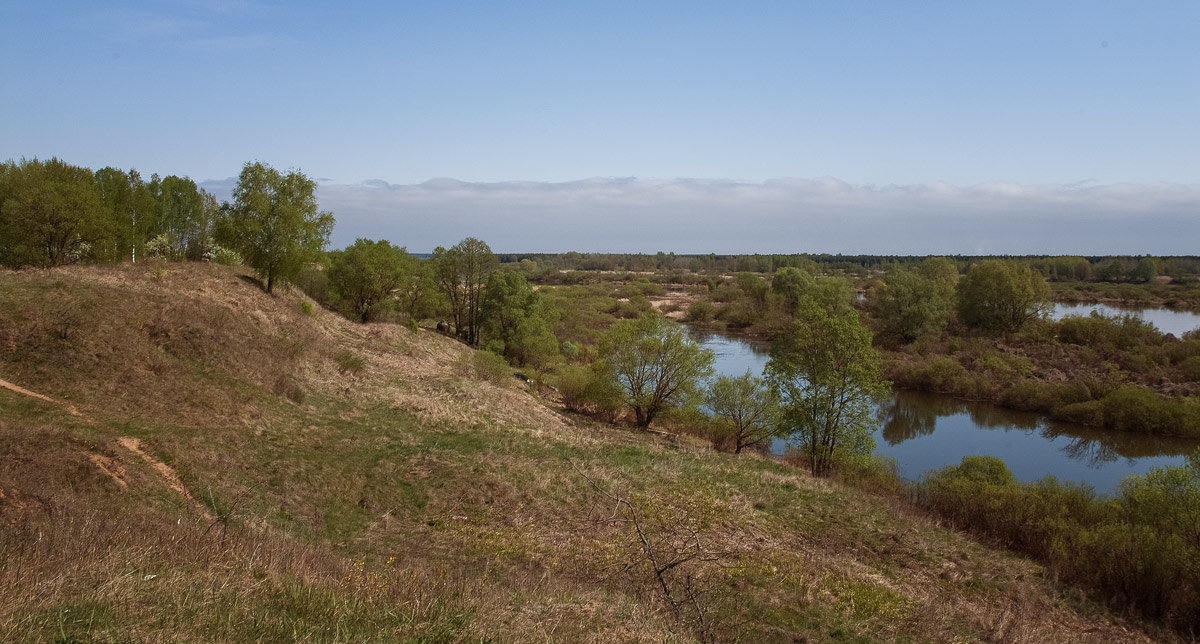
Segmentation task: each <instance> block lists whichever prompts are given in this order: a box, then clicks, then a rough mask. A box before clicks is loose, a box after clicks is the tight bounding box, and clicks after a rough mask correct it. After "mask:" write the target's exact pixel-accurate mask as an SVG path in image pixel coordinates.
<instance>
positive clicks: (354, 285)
mask: <svg viewBox="0 0 1200 644" xmlns="http://www.w3.org/2000/svg"><path fill="white" fill-rule="evenodd" d="M415 261H416V260H414V259H413V258H412V256H410V255H409V254H408V252H407V251H405V249H403V248H397V247H395V246H392V245H391V244H390V243H388V242H387V241H386V240H380V241H371V240H370V239H357V240H355V242H354V244H352V245H350V246H348V247H346V249H345V250H343V251H341V252H338V253H336V254H334V255H333V258H332V261H331V262H330V264H329V286H330V287H331V288H332V289H333V291H334V293H335V294H336V296H337V297H338V299H340V300H341V301H342V302H343V304H344V306H345V307H346V309H348V311H349V312H350V314H351V315H353V316H354V317H355V318H356V319H358V320H359V321H361V322H369V321H370V320H371V319H372V318H373V317H374V316H375V315H376V313H378V312H379V310H380V309H382V308H383V307H384V306H385V305H386V303H387V302H388V301H389V300H391V299H394V296H393V291H395V290H396V289H398V288H400V286H401V285H402V284H403V283H404V282H405V280H406V278H407V277H408V275H409V274H410V273H411V272H412V269H413V264H414V263H415Z"/></svg>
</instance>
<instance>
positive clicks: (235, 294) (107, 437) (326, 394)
mask: <svg viewBox="0 0 1200 644" xmlns="http://www.w3.org/2000/svg"><path fill="white" fill-rule="evenodd" d="M302 300H304V298H303V296H302V295H300V294H298V293H295V292H287V291H284V292H281V293H279V294H277V295H276V296H275V297H270V296H267V295H265V294H264V293H263V292H262V291H261V290H260V289H259V288H257V287H256V286H255V285H254V284H252V283H251V282H250V281H249V280H247V279H245V278H244V277H242V276H241V275H240V274H239V273H238V272H237V271H233V270H229V269H226V268H223V267H219V266H207V265H170V266H168V267H166V270H165V272H164V271H162V270H161V269H160V270H158V271H154V270H152V269H150V268H149V267H145V266H141V265H139V266H136V267H133V266H124V267H99V268H73V269H65V270H56V271H53V272H36V271H35V272H20V273H5V274H2V275H0V378H3V379H5V380H8V381H10V382H12V383H15V384H16V385H18V386H20V387H23V388H25V389H27V390H29V391H31V392H36V393H39V394H42V395H44V396H47V397H49V398H51V399H53V400H50V401H47V400H43V399H37V398H33V397H30V396H27V395H24V394H21V393H18V392H15V391H11V390H0V640H3V641H48V640H56V639H57V640H59V641H64V642H66V641H79V642H83V641H166V640H170V641H185V642H186V641H195V642H201V641H312V642H325V641H329V642H333V641H350V640H354V641H379V642H388V641H398V640H411V641H467V640H471V641H475V640H480V639H490V640H494V641H584V642H588V641H590V642H610V641H680V642H686V641H704V640H720V641H725V640H740V641H754V642H760V641H768V642H769V641H781V642H790V641H869V640H889V641H928V640H936V641H994V642H1041V641H1045V642H1050V641H1095V642H1114V641H1150V640H1151V639H1152V638H1151V636H1150V635H1147V634H1146V633H1145V632H1143V631H1140V630H1138V628H1137V626H1136V625H1133V624H1130V623H1127V622H1124V621H1122V620H1120V619H1116V618H1114V617H1112V616H1110V615H1108V614H1107V613H1105V612H1104V611H1103V610H1102V609H1100V608H1099V607H1097V606H1095V605H1094V604H1091V603H1090V602H1088V601H1086V600H1085V599H1083V598H1080V597H1077V596H1075V595H1073V594H1071V593H1069V592H1067V591H1064V590H1062V589H1061V588H1058V587H1057V586H1056V585H1055V584H1053V583H1052V582H1051V581H1050V580H1047V579H1045V576H1044V573H1043V571H1042V570H1041V569H1040V568H1039V567H1038V566H1036V565H1034V564H1032V563H1030V562H1028V561H1025V560H1022V559H1019V558H1015V557H1012V556H1009V555H1006V554H1003V553H999V552H996V551H993V550H990V549H988V548H986V547H983V546H981V545H979V544H977V543H975V542H973V541H970V540H968V539H966V538H965V537H963V536H961V535H959V534H957V533H954V532H952V531H948V530H945V529H943V528H941V527H939V526H938V525H936V524H933V523H931V522H929V521H926V520H924V519H922V518H920V517H915V516H911V515H910V514H908V513H906V512H905V511H903V509H901V508H897V507H894V506H893V505H892V504H890V503H888V502H886V501H882V500H879V499H876V498H873V497H867V496H864V495H862V494H860V493H858V492H856V491H854V490H850V489H845V488H841V487H839V486H837V485H834V484H831V483H829V482H827V481H822V480H814V479H812V478H809V477H808V476H806V475H804V474H803V473H801V472H797V471H795V470H792V469H791V468H788V467H786V466H784V465H781V464H779V463H775V462H771V461H767V460H764V459H760V458H756V457H753V456H742V457H733V456H731V455H728V454H717V453H712V452H708V451H705V450H703V449H700V448H698V447H696V446H695V445H693V444H690V443H688V442H686V441H678V442H676V441H671V440H668V439H664V438H661V437H655V436H649V435H644V434H639V433H634V432H629V431H625V430H621V429H615V428H611V427H607V426H602V425H597V424H594V423H591V422H590V421H587V420H584V419H579V418H572V417H567V416H564V415H563V414H561V413H560V412H559V411H557V410H555V409H552V408H550V407H549V406H547V405H546V404H544V403H543V402H542V401H541V400H539V399H538V398H537V397H536V396H534V395H533V394H532V393H530V392H528V391H526V389H525V388H524V385H521V384H519V383H518V382H517V381H516V380H515V379H513V380H511V381H509V380H504V379H499V380H495V381H493V380H489V379H487V378H484V377H480V375H479V374H477V373H476V372H475V367H474V365H475V364H476V363H475V362H474V360H473V358H472V355H471V351H470V350H469V349H467V348H465V347H463V346H462V345H460V344H458V343H457V342H454V341H453V340H450V339H448V338H444V337H441V336H438V335H436V334H434V333H430V332H428V331H421V332H419V333H415V334H414V333H412V332H411V331H409V330H408V329H405V328H402V327H395V326H390V325H366V326H363V325H357V324H353V323H350V322H347V321H346V320H343V319H342V318H340V317H338V316H336V315H334V314H332V313H328V312H325V311H321V310H320V309H319V308H318V309H317V311H316V314H315V315H313V316H309V315H306V314H304V313H303V312H302V311H301V307H300V306H299V302H300V301H302ZM54 401H59V402H62V403H65V404H67V405H71V406H73V407H74V408H76V409H77V410H78V411H79V412H80V414H81V415H79V416H76V415H72V414H71V413H69V412H68V411H67V409H66V408H64V407H63V406H60V405H57V404H55V402H54ZM131 445H133V446H136V447H137V450H134V449H132V448H131V447H130V446H131ZM169 473H170V474H173V476H171V475H169ZM189 496H190V497H191V499H194V502H192V501H189V499H188V497H189ZM614 500H615V501H614ZM668 564H670V565H669V566H668ZM1153 636H1154V637H1156V638H1165V637H1169V634H1164V633H1160V632H1155V633H1153Z"/></svg>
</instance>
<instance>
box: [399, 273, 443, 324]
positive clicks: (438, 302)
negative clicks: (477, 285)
mask: <svg viewBox="0 0 1200 644" xmlns="http://www.w3.org/2000/svg"><path fill="white" fill-rule="evenodd" d="M411 269H412V270H410V271H409V272H408V274H407V275H406V276H405V279H404V281H403V282H402V283H401V284H400V287H399V288H398V289H397V291H396V299H397V301H398V302H399V305H400V309H401V310H402V311H404V312H405V313H408V315H409V317H411V318H412V319H414V320H425V319H428V318H432V317H437V316H439V315H442V314H444V313H445V312H446V311H447V310H448V304H447V303H446V298H445V296H444V295H443V294H442V293H441V292H439V291H438V285H437V280H435V279H434V276H433V263H432V262H430V261H427V260H419V259H415V258H414V261H413V264H412V267H411Z"/></svg>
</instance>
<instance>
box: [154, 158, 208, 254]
mask: <svg viewBox="0 0 1200 644" xmlns="http://www.w3.org/2000/svg"><path fill="white" fill-rule="evenodd" d="M147 191H148V192H149V193H150V194H151V195H152V196H153V198H154V204H155V217H154V230H153V232H154V234H155V235H165V236H166V239H167V240H168V243H169V244H170V248H171V250H170V253H169V254H170V256H171V258H173V259H190V260H193V261H195V260H199V259H202V258H203V257H204V254H205V252H206V251H208V250H209V248H211V247H212V243H213V241H212V235H213V226H214V225H215V224H216V220H217V216H218V208H217V200H216V198H214V197H213V196H212V195H210V194H208V193H207V192H205V191H204V190H201V189H199V188H197V187H196V182H195V181H192V180H191V179H189V178H187V177H177V176H175V175H169V176H167V177H164V178H162V179H159V178H158V176H157V175H156V176H154V177H151V180H150V183H149V185H148V186H147Z"/></svg>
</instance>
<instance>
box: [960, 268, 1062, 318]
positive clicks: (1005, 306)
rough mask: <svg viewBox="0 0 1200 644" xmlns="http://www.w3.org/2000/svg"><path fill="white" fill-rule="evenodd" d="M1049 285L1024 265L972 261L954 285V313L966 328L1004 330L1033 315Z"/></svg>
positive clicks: (1037, 311) (1042, 301) (1045, 295)
mask: <svg viewBox="0 0 1200 644" xmlns="http://www.w3.org/2000/svg"><path fill="white" fill-rule="evenodd" d="M1049 295H1050V287H1049V286H1047V285H1046V280H1045V279H1043V278H1042V276H1041V275H1040V274H1039V273H1037V272H1036V271H1034V270H1033V269H1031V268H1030V267H1028V266H1024V265H1019V264H1015V263H1013V262H1006V261H1002V260H998V259H987V260H983V261H981V262H979V263H976V264H973V265H972V266H971V270H970V271H968V272H967V274H966V276H964V277H963V278H962V281H961V282H960V283H959V285H958V315H959V318H960V319H961V320H962V322H963V323H964V324H966V325H967V326H969V327H972V328H976V329H982V330H984V331H993V332H1001V333H1008V332H1012V331H1017V330H1019V329H1020V328H1021V327H1022V326H1024V325H1025V323H1026V322H1028V321H1029V320H1032V319H1033V318H1035V317H1037V316H1038V315H1040V314H1041V312H1042V311H1043V309H1044V307H1045V305H1046V299H1047V298H1048V297H1049Z"/></svg>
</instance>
